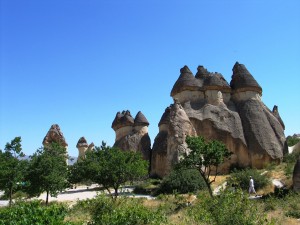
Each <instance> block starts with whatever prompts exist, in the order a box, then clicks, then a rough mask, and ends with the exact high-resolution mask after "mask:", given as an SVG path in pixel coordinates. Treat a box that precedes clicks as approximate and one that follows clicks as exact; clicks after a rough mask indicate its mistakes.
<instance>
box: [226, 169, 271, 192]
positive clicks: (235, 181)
mask: <svg viewBox="0 0 300 225" xmlns="http://www.w3.org/2000/svg"><path fill="white" fill-rule="evenodd" d="M250 176H252V178H253V180H254V186H255V189H256V190H259V189H262V188H264V187H266V186H267V185H268V184H269V183H270V181H269V178H268V176H267V175H266V174H265V175H261V174H260V173H259V172H258V171H257V170H255V169H245V170H236V169H234V170H233V173H231V176H230V177H228V178H227V183H228V185H229V186H232V185H234V186H238V187H240V188H241V189H242V190H248V188H249V180H250V179H249V177H250Z"/></svg>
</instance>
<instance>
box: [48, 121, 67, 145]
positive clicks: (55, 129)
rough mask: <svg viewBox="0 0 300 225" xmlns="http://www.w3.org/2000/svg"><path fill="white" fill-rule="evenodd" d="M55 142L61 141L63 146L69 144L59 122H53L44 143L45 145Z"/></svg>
mask: <svg viewBox="0 0 300 225" xmlns="http://www.w3.org/2000/svg"><path fill="white" fill-rule="evenodd" d="M53 142H56V143H59V144H60V145H62V146H63V147H67V146H68V144H67V142H66V140H65V137H64V135H63V133H62V132H61V130H60V127H59V125H58V124H53V125H52V126H51V127H50V129H49V131H48V132H47V134H46V136H45V137H44V140H43V145H44V146H45V145H48V144H50V143H53Z"/></svg>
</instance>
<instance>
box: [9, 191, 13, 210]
mask: <svg viewBox="0 0 300 225" xmlns="http://www.w3.org/2000/svg"><path fill="white" fill-rule="evenodd" d="M12 194H13V187H10V189H9V206H11V203H12Z"/></svg>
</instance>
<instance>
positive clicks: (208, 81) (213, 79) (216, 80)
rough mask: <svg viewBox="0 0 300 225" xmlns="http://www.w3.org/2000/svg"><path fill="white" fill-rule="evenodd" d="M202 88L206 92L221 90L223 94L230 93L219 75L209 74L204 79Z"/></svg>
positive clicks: (225, 82)
mask: <svg viewBox="0 0 300 225" xmlns="http://www.w3.org/2000/svg"><path fill="white" fill-rule="evenodd" d="M203 86H204V88H205V89H207V90H220V91H221V90H222V91H225V92H231V88H230V86H229V84H228V83H227V81H226V80H225V79H224V77H223V75H222V74H220V73H210V74H209V75H208V76H207V77H206V78H205V79H204V84H203Z"/></svg>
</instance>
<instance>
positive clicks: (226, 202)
mask: <svg viewBox="0 0 300 225" xmlns="http://www.w3.org/2000/svg"><path fill="white" fill-rule="evenodd" d="M198 198H201V199H202V201H199V202H198V203H197V204H196V205H194V206H192V207H189V208H188V210H187V214H188V217H187V218H186V220H192V221H186V222H189V223H197V224H218V225H228V224H249V225H250V224H251V225H252V224H253V225H254V224H259V225H262V224H269V222H268V221H267V219H266V215H265V214H264V213H262V212H260V210H259V209H258V207H257V205H255V203H254V202H253V201H251V200H249V199H248V196H247V195H244V194H243V192H242V191H241V190H240V189H237V190H236V191H234V192H231V191H224V192H222V193H221V194H220V195H219V196H217V197H214V198H208V197H205V196H204V197H203V196H202V197H198Z"/></svg>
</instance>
